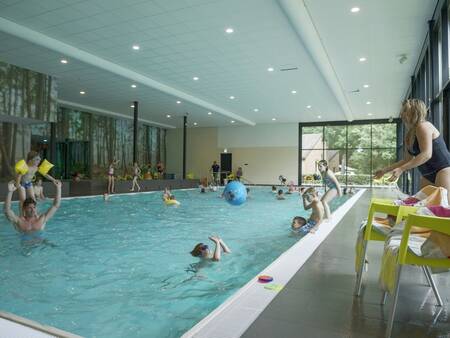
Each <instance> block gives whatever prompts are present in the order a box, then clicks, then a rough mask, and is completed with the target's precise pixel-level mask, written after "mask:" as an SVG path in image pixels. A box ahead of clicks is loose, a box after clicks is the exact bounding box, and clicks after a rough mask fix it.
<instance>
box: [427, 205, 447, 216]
mask: <svg viewBox="0 0 450 338" xmlns="http://www.w3.org/2000/svg"><path fill="white" fill-rule="evenodd" d="M428 210H430V211H431V212H432V213H433V215H435V216H438V217H450V208H445V207H443V206H441V205H433V206H429V207H428Z"/></svg>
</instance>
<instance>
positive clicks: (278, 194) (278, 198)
mask: <svg viewBox="0 0 450 338" xmlns="http://www.w3.org/2000/svg"><path fill="white" fill-rule="evenodd" d="M284 199H285V198H284V193H283V190H282V189H280V190H278V193H277V200H284Z"/></svg>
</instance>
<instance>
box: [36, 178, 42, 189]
mask: <svg viewBox="0 0 450 338" xmlns="http://www.w3.org/2000/svg"><path fill="white" fill-rule="evenodd" d="M36 185H37V186H39V187H40V186H41V185H42V178H40V177H38V178H37V179H36Z"/></svg>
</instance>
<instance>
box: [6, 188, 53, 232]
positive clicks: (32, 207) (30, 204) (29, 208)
mask: <svg viewBox="0 0 450 338" xmlns="http://www.w3.org/2000/svg"><path fill="white" fill-rule="evenodd" d="M53 184H54V185H55V187H56V196H55V199H54V201H53V205H52V206H51V207H50V208H49V209H48V210H47V212H46V213H44V214H41V215H39V214H38V213H37V210H36V201H35V200H34V199H32V198H27V199H25V201H24V202H23V203H22V207H21V209H22V212H21V215H19V216H17V215H16V214H15V213H14V212H13V211H12V210H11V199H12V196H13V193H14V191H15V190H16V189H17V188H16V186H15V184H14V182H9V183H8V194H7V195H6V199H5V204H4V212H5V216H6V218H7V219H8V220H9V221H10V222H11V223H12V224H13V225H14V227H15V228H16V230H18V231H20V232H21V233H23V234H33V233H35V232H38V231H42V230H44V228H45V224H46V222H47V221H48V220H49V219H50V218H52V217H53V215H54V214H55V213H56V210H58V208H59V206H60V204H61V182H60V181H58V180H55V181H54V182H53ZM19 189H23V188H22V187H20V188H19ZM19 203H20V202H19Z"/></svg>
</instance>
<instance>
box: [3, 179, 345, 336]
mask: <svg viewBox="0 0 450 338" xmlns="http://www.w3.org/2000/svg"><path fill="white" fill-rule="evenodd" d="M175 195H176V197H177V199H178V200H179V201H180V202H181V206H180V207H179V208H175V207H167V206H165V205H164V204H163V203H162V201H161V194H160V193H149V194H139V195H121V196H112V198H111V200H110V201H109V202H104V201H103V200H102V198H100V197H93V198H82V199H81V198H80V199H73V200H64V201H63V202H62V205H61V208H60V210H59V211H58V212H57V214H56V215H55V217H54V218H53V219H52V220H50V221H49V222H48V224H47V228H46V230H45V233H44V237H45V242H44V243H30V242H23V241H21V240H20V236H19V234H17V233H16V232H15V231H14V230H13V229H12V226H10V225H9V223H8V222H7V220H6V219H5V217H4V216H0V238H1V243H2V244H1V246H0V270H1V272H2V273H1V274H0V289H1V290H2V291H1V294H2V296H1V305H0V310H3V311H7V312H11V313H14V314H17V315H20V316H23V317H26V318H30V319H32V320H36V321H38V322H41V323H43V324H46V325H51V326H55V327H58V328H61V329H63V330H67V331H69V332H73V333H76V334H79V335H82V336H86V337H108V338H113V337H158V338H162V337H179V336H180V335H181V334H182V333H183V332H185V331H187V330H188V329H189V328H191V327H192V326H193V325H195V324H196V323H197V322H198V321H199V320H201V319H202V318H203V317H204V316H206V315H207V314H208V313H209V312H211V311H212V310H213V309H214V308H216V307H217V306H218V305H219V304H220V303H222V302H223V301H224V300H225V299H226V298H228V297H229V296H230V295H232V294H233V293H234V292H235V291H237V290H238V289H239V288H240V287H241V286H243V285H244V284H245V283H246V282H248V281H249V280H250V279H251V278H252V277H254V276H255V275H256V274H257V273H258V272H260V271H261V270H262V269H264V268H265V267H266V266H267V265H269V264H270V263H271V262H272V261H273V260H275V259H276V258H277V257H278V256H279V255H280V254H281V253H282V252H284V251H285V250H287V249H288V248H289V247H290V246H292V245H293V244H294V243H295V242H296V241H297V240H298V237H293V236H292V235H290V231H289V227H290V222H291V219H292V217H293V216H296V215H307V214H308V213H307V212H305V211H304V210H303V208H302V207H301V205H300V199H299V195H298V194H294V195H287V199H286V200H285V201H276V200H275V196H274V194H272V193H271V192H270V188H269V187H264V188H262V187H259V188H252V191H251V197H250V199H249V200H248V201H247V202H246V203H245V204H244V205H242V206H239V207H235V206H230V205H228V204H227V203H226V202H225V201H224V200H223V199H221V198H218V196H219V193H218V192H216V193H213V192H208V193H206V194H200V193H199V192H198V190H185V191H175ZM343 201H344V199H343V198H342V199H340V200H339V201H337V203H335V204H334V205H332V209H333V208H335V207H336V206H337V204H338V203H342V202H343ZM49 205H50V201H49V202H46V203H42V204H40V205H39V208H38V209H39V210H41V211H43V210H45V209H46V207H48V206H49ZM211 234H218V235H220V236H221V237H222V238H223V239H224V240H225V241H226V242H227V244H228V245H229V246H230V248H231V249H232V250H233V253H232V254H231V255H224V256H223V258H222V261H221V262H220V263H212V262H210V263H205V264H203V265H201V264H199V260H198V259H197V258H194V257H192V256H190V254H189V252H190V251H191V250H192V248H193V246H194V245H195V244H196V243H198V242H209V241H208V236H209V235H211ZM208 244H209V246H210V247H211V246H213V244H212V243H211V242H210V243H208Z"/></svg>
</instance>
